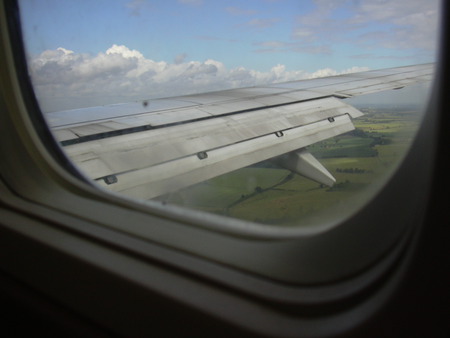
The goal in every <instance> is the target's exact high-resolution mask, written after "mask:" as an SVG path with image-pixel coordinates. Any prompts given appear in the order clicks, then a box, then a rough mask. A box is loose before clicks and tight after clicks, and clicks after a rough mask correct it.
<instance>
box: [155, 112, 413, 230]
mask: <svg viewBox="0 0 450 338" xmlns="http://www.w3.org/2000/svg"><path fill="white" fill-rule="evenodd" d="M358 108H359V109H360V110H361V111H362V112H363V113H364V114H365V115H364V116H362V117H360V118H357V119H355V120H354V121H353V122H354V124H355V127H356V129H355V130H353V131H351V132H349V133H346V134H343V135H340V136H337V137H334V138H331V139H328V140H325V141H323V142H320V143H316V144H314V145H311V146H309V147H308V150H309V151H310V152H311V153H312V154H313V155H314V156H315V157H316V158H317V159H319V161H320V162H321V163H322V164H323V165H324V166H325V167H326V168H327V169H328V170H329V172H330V173H331V174H332V175H333V176H334V177H335V178H336V183H335V185H334V186H333V187H331V188H330V187H327V186H323V185H321V184H319V183H316V182H314V181H311V180H309V179H306V178H304V177H302V176H300V175H297V174H294V173H292V172H290V171H289V170H286V169H282V168H278V167H276V166H275V165H273V164H272V163H271V162H269V161H264V162H261V163H258V164H255V165H253V166H251V167H247V168H242V169H239V170H236V171H234V172H230V173H228V174H226V175H222V176H219V177H216V178H213V179H211V180H208V181H205V182H202V183H199V184H197V185H194V186H191V187H189V188H186V189H183V190H180V191H177V192H175V193H172V194H169V195H165V196H162V197H159V198H158V199H159V200H161V201H164V202H166V203H169V204H175V205H180V206H184V207H188V208H191V209H196V210H201V211H206V212H210V213H215V214H219V215H225V216H230V217H233V218H238V219H242V220H247V221H252V222H258V223H262V224H271V225H284V226H292V225H297V226H298V225H300V226H302V225H309V224H311V222H312V221H311V220H313V219H314V218H315V217H317V215H320V214H322V213H323V211H326V212H333V210H334V212H336V210H339V209H346V208H347V209H348V208H349V205H350V204H351V202H352V201H356V200H359V199H360V197H362V196H364V195H367V193H366V191H367V188H368V187H369V186H370V187H374V186H375V187H376V186H377V185H380V184H381V182H382V180H383V178H385V177H386V175H388V173H389V172H391V171H392V169H393V168H395V166H396V165H397V164H398V163H399V161H400V160H401V159H402V158H403V156H404V155H405V152H406V151H407V149H408V147H409V145H410V143H411V140H412V138H413V137H414V135H415V132H416V130H417V127H418V124H419V120H420V113H418V109H417V107H412V106H406V105H403V106H397V107H395V108H393V107H392V106H390V107H383V106H376V107H373V106H372V107H358Z"/></svg>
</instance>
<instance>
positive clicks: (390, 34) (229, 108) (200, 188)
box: [19, 0, 439, 226]
mask: <svg viewBox="0 0 450 338" xmlns="http://www.w3.org/2000/svg"><path fill="white" fill-rule="evenodd" d="M19 4H20V10H21V22H22V29H23V35H24V42H25V47H26V51H27V57H28V66H29V74H30V77H31V80H32V83H33V86H34V91H35V94H36V96H37V99H38V101H39V104H40V108H41V110H42V112H43V114H44V116H45V117H46V120H47V121H48V124H49V126H50V128H51V130H52V132H53V134H54V136H55V138H56V140H57V141H58V143H59V144H60V145H61V148H62V149H63V150H64V151H65V152H66V154H67V156H68V157H69V158H71V159H72V160H73V162H74V163H75V164H76V165H77V166H78V167H79V169H80V170H81V171H82V172H83V173H84V175H85V176H87V177H89V178H91V179H92V180H93V181H95V182H96V183H97V184H98V185H99V186H102V187H103V188H105V189H108V190H111V191H114V192H116V193H120V194H124V195H126V196H129V197H132V198H138V199H141V200H142V199H143V200H148V201H149V204H150V205H155V203H156V204H158V205H167V206H181V207H187V208H190V209H194V210H198V211H203V212H208V213H213V214H217V215H222V216H229V217H233V218H237V219H242V220H246V221H251V222H257V223H263V224H273V225H284V226H292V225H295V226H309V225H313V224H317V223H318V222H322V221H323V219H324V217H330V218H336V217H343V216H345V214H348V213H351V212H353V211H354V210H356V209H357V208H358V206H360V205H361V204H362V203H364V202H365V201H367V200H369V199H370V197H371V196H373V193H375V192H376V190H377V189H378V188H379V187H380V186H382V185H383V184H385V183H386V182H387V181H388V178H389V175H390V174H391V173H392V172H393V171H394V170H395V168H396V166H398V165H399V163H400V162H401V159H402V158H403V156H404V155H405V154H406V152H407V151H408V148H409V146H410V144H411V141H412V140H413V138H414V135H415V132H416V131H417V129H418V127H419V125H420V121H421V119H422V117H423V116H422V111H423V109H424V106H425V105H426V103H427V97H428V88H429V86H430V82H431V80H432V75H433V62H434V61H435V58H436V55H435V53H436V43H437V27H438V6H439V2H438V1H437V0H433V1H421V0H414V1H411V0H395V1H389V2H386V1H374V0H367V1H357V2H355V1H339V2H338V1H319V0H316V1H312V0H311V1H301V2H299V1H293V0H286V1H282V2H280V1H265V0H254V1H248V2H245V3H243V2H242V1H234V0H232V1H227V2H226V3H224V2H221V1H206V0H178V1H175V0H174V1H145V0H132V1H130V0H126V1H125V0H123V1H114V2H107V1H79V0H67V1H64V2H61V1H55V0H44V1H33V0H21V1H19ZM402 67H405V68H402Z"/></svg>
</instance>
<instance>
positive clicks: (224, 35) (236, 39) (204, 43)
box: [19, 0, 439, 112]
mask: <svg viewBox="0 0 450 338" xmlns="http://www.w3.org/2000/svg"><path fill="white" fill-rule="evenodd" d="M19 4H20V10H21V21H22V28H23V35H24V41H25V46H26V51H27V56H28V62H29V70H30V75H31V78H32V81H33V84H34V86H35V91H36V94H37V96H38V99H39V101H40V104H41V107H42V109H43V111H44V112H48V111H55V110H66V109H73V108H79V107H86V106H95V105H105V104H110V103H119V102H128V101H133V100H141V99H151V98H156V97H168V96H174V95H182V94H190V93H198V92H205V91H212V90H220V89H226V88H236V87H246V86H255V85H264V84H269V83H275V82H283V81H292V80H300V79H308V78H314V77H318V76H329V75H337V74H341V73H347V72H353V71H364V70H369V69H380V68H387V67H396V66H401V65H411V64H418V63H427V62H433V61H434V60H435V54H436V50H435V49H436V41H437V27H438V19H439V10H438V6H439V1H438V0H426V1H424V0H331V1H325V0H296V1H295V0H245V1H243V0H236V1H235V0H227V1H212V0H164V1H152V0H131V1H130V0H114V1H110V0H20V1H19Z"/></svg>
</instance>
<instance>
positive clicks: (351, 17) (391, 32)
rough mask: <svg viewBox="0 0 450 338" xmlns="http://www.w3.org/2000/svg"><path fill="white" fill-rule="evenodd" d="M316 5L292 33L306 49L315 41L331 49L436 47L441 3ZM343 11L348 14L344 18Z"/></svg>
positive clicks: (364, 0) (343, 1)
mask: <svg viewBox="0 0 450 338" xmlns="http://www.w3.org/2000/svg"><path fill="white" fill-rule="evenodd" d="M314 3H315V5H316V8H315V10H314V11H312V12H310V13H305V14H304V15H301V16H299V17H298V21H297V26H296V27H295V29H294V30H293V33H292V38H293V39H297V40H299V41H302V42H303V43H304V44H305V45H307V44H310V43H312V42H314V41H322V43H324V42H326V43H328V44H330V45H331V44H333V43H341V42H346V43H356V44H358V45H359V46H361V47H366V48H372V49H374V48H392V49H397V50H399V49H418V48H422V49H426V50H434V48H435V46H436V32H437V24H438V19H439V16H438V9H439V0H427V1H423V0H389V1H388V0H359V1H351V0H335V1H326V0H315V1H314ZM338 9H339V10H340V11H341V13H340V14H339V11H337V10H338ZM343 10H345V11H346V12H347V13H346V14H345V15H343V14H342V11H343ZM348 33H351V35H347V34H348ZM349 36H351V37H352V38H351V40H349Z"/></svg>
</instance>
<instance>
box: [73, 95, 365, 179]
mask: <svg viewBox="0 0 450 338" xmlns="http://www.w3.org/2000/svg"><path fill="white" fill-rule="evenodd" d="M345 114H348V115H350V116H352V117H357V116H361V114H362V113H361V112H359V111H358V110H357V109H355V108H353V107H351V106H349V105H347V104H345V103H343V102H341V101H340V100H338V99H336V98H327V99H321V100H314V101H307V102H301V103H297V104H293V105H288V106H281V107H276V108H267V109H264V110H258V111H253V112H247V113H242V114H236V115H230V116H222V117H220V118H214V119H209V120H204V121H198V122H195V123H190V124H181V125H177V126H172V127H168V128H161V129H155V130H148V131H143V132H139V133H132V134H127V135H121V136H117V137H110V138H104V139H99V140H95V141H90V142H84V143H80V144H74V145H71V146H66V147H65V149H66V151H67V153H68V155H69V156H70V158H71V159H72V160H73V161H74V162H75V163H77V164H78V165H79V166H80V167H81V168H82V169H83V170H85V171H86V172H88V173H89V176H91V177H93V178H98V177H103V176H106V175H111V174H115V173H117V172H124V171H128V170H133V169H138V168H145V167H148V166H152V165H157V164H160V163H164V162H169V161H173V160H175V159H178V158H182V157H186V156H191V155H195V154H197V153H199V152H208V151H210V150H212V149H217V148H222V147H225V146H229V145H233V144H236V143H239V142H244V141H247V140H251V139H254V138H258V137H261V136H265V135H270V134H275V133H277V132H285V131H286V130H289V129H293V128H297V127H299V126H303V125H305V126H306V125H308V124H312V123H315V122H318V121H321V120H326V121H328V120H327V119H333V118H335V117H336V116H340V115H345ZM86 153H95V154H96V156H97V158H98V159H99V160H101V161H102V162H104V163H105V168H109V170H108V171H101V172H92V171H90V170H88V168H85V167H84V164H83V162H82V159H83V158H84V156H85V155H84V154H86Z"/></svg>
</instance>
